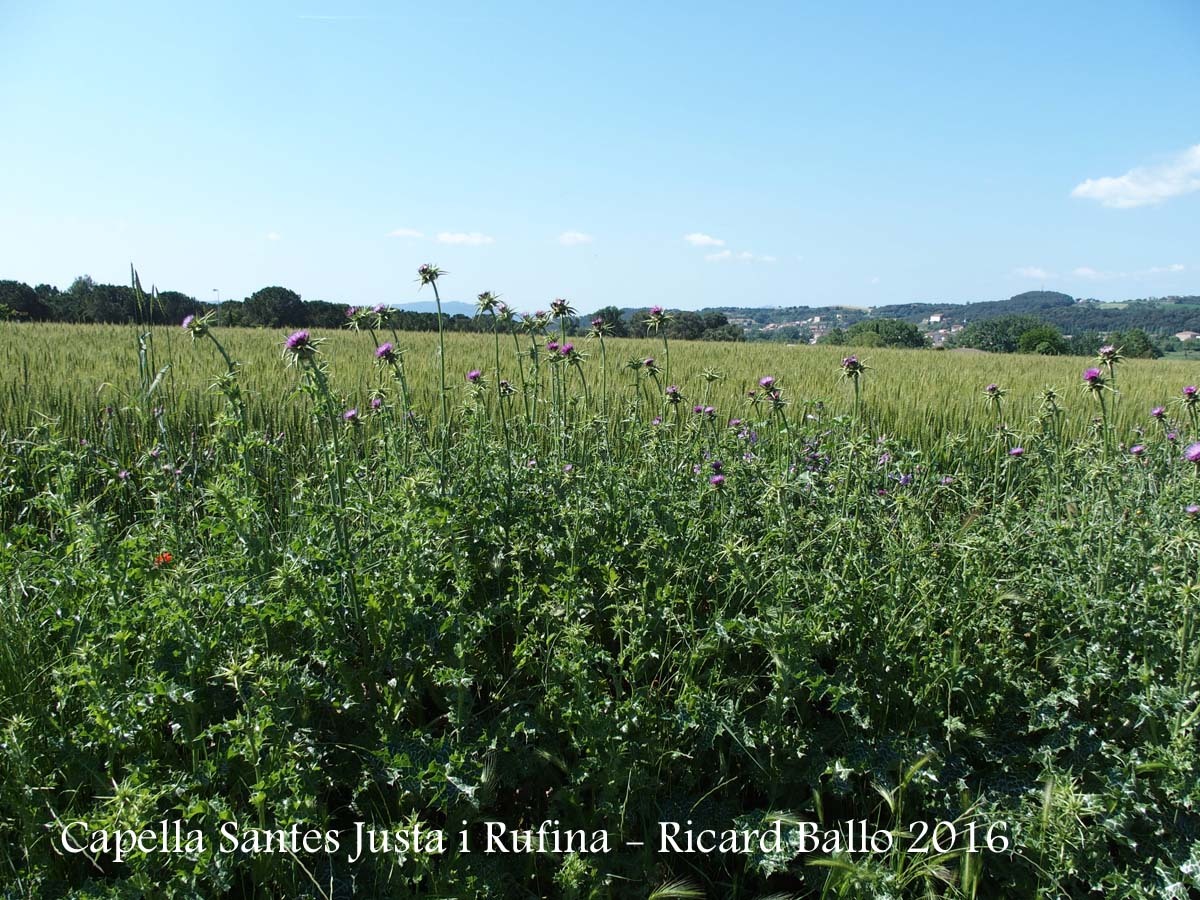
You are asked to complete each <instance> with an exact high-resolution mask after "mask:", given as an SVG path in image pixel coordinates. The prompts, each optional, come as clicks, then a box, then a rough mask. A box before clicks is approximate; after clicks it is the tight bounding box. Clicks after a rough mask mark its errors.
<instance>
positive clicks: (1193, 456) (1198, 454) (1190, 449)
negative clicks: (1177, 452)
mask: <svg viewBox="0 0 1200 900" xmlns="http://www.w3.org/2000/svg"><path fill="white" fill-rule="evenodd" d="M1183 458H1184V459H1186V460H1187V461H1188V462H1190V463H1196V464H1197V465H1200V441H1197V442H1196V443H1194V444H1188V446H1187V449H1186V450H1184V451H1183Z"/></svg>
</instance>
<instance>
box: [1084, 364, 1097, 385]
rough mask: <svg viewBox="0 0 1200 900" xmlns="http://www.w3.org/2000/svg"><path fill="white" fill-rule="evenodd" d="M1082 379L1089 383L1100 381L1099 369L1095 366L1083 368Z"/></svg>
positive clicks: (1093, 383) (1095, 383)
mask: <svg viewBox="0 0 1200 900" xmlns="http://www.w3.org/2000/svg"><path fill="white" fill-rule="evenodd" d="M1083 380H1084V381H1086V382H1087V383H1088V384H1090V385H1097V384H1100V382H1101V376H1100V370H1099V369H1097V368H1096V367H1095V366H1093V367H1091V368H1090V369H1084V370H1083Z"/></svg>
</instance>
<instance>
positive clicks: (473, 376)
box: [467, 369, 483, 384]
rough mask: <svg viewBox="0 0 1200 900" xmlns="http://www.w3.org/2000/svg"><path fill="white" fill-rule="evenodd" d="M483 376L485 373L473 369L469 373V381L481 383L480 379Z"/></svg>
mask: <svg viewBox="0 0 1200 900" xmlns="http://www.w3.org/2000/svg"><path fill="white" fill-rule="evenodd" d="M481 378H483V373H482V372H481V371H479V370H478V369H472V370H471V371H470V372H468V373H467V381H469V382H470V383H471V384H479V380H480V379H481Z"/></svg>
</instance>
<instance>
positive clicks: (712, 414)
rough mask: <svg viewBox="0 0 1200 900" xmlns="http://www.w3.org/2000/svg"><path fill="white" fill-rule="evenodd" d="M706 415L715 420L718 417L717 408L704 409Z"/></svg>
mask: <svg viewBox="0 0 1200 900" xmlns="http://www.w3.org/2000/svg"><path fill="white" fill-rule="evenodd" d="M704 415H705V417H706V418H709V419H715V418H716V417H717V408H716V407H715V406H706V407H704Z"/></svg>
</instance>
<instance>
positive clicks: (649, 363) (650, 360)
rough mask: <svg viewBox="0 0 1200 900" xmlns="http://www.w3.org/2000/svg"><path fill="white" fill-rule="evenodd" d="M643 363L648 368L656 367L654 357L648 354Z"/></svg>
mask: <svg viewBox="0 0 1200 900" xmlns="http://www.w3.org/2000/svg"><path fill="white" fill-rule="evenodd" d="M642 365H643V366H645V367H646V368H647V369H653V368H654V357H653V356H647V357H646V358H645V359H643V360H642Z"/></svg>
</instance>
